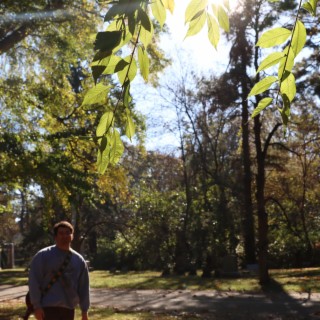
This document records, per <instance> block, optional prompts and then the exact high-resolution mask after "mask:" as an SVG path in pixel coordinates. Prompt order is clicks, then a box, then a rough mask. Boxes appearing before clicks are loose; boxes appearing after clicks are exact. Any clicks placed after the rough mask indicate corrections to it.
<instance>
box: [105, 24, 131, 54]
mask: <svg viewBox="0 0 320 320" xmlns="http://www.w3.org/2000/svg"><path fill="white" fill-rule="evenodd" d="M117 30H121V31H122V37H121V40H120V42H119V44H118V45H117V46H116V47H114V48H113V49H112V52H114V53H115V52H117V51H119V49H121V48H122V47H123V46H124V45H126V44H127V43H128V42H129V41H130V40H131V39H132V33H131V32H130V31H129V28H128V26H126V25H125V24H124V23H122V21H121V22H119V21H112V22H111V23H110V24H109V26H108V28H107V31H117Z"/></svg>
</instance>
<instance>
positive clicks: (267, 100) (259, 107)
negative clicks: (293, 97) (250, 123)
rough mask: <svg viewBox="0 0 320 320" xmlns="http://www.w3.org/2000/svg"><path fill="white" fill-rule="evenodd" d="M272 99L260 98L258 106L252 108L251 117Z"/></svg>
mask: <svg viewBox="0 0 320 320" xmlns="http://www.w3.org/2000/svg"><path fill="white" fill-rule="evenodd" d="M272 100H273V99H272V98H263V99H262V100H260V101H259V104H258V106H257V107H256V108H255V109H254V110H253V112H252V115H251V118H254V117H255V116H257V115H258V114H259V113H260V112H261V111H262V110H264V109H265V108H266V107H268V106H269V105H270V104H271V102H272Z"/></svg>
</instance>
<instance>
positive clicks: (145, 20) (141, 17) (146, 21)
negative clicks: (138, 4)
mask: <svg viewBox="0 0 320 320" xmlns="http://www.w3.org/2000/svg"><path fill="white" fill-rule="evenodd" d="M138 21H139V22H140V23H141V25H142V27H143V28H144V29H145V30H147V31H149V32H151V24H152V23H151V21H150V18H149V15H148V14H147V13H146V12H145V11H144V10H143V9H142V8H139V10H138Z"/></svg>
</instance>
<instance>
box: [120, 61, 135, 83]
mask: <svg viewBox="0 0 320 320" xmlns="http://www.w3.org/2000/svg"><path fill="white" fill-rule="evenodd" d="M123 61H124V62H125V63H126V65H125V67H124V68H123V69H122V70H120V71H118V72H117V74H118V78H119V81H120V83H121V84H124V82H125V81H126V80H129V81H132V80H133V79H134V78H135V76H136V75H137V63H136V61H135V60H134V59H132V61H131V55H130V56H127V57H126V58H124V59H123ZM130 62H131V64H130Z"/></svg>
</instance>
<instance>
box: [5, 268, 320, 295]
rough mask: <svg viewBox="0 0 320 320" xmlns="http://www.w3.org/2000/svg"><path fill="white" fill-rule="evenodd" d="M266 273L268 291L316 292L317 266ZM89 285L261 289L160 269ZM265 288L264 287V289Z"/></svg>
mask: <svg viewBox="0 0 320 320" xmlns="http://www.w3.org/2000/svg"><path fill="white" fill-rule="evenodd" d="M270 276H271V277H272V279H273V280H274V281H275V282H276V283H277V288H276V287H275V286H274V283H273V284H271V285H270V286H269V289H270V290H279V288H280V287H281V290H284V291H287V292H289V291H296V292H309V291H311V292H320V268H304V269H277V270H270ZM27 279H28V274H27V272H26V271H25V270H23V269H13V270H8V269H6V270H0V284H7V285H25V284H27ZM90 283H91V287H92V288H109V289H113V288H117V289H164V290H181V289H182V290H183V289H189V290H219V291H240V292H257V291H261V290H262V289H261V287H260V285H259V281H258V277H257V275H251V276H250V275H243V276H242V277H240V278H222V277H220V278H217V277H212V278H208V279H207V278H206V279H204V278H201V276H200V273H198V275H197V276H167V277H161V273H160V272H156V271H144V272H115V273H113V272H109V271H100V270H96V271H92V272H90ZM264 289H266V288H264Z"/></svg>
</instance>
